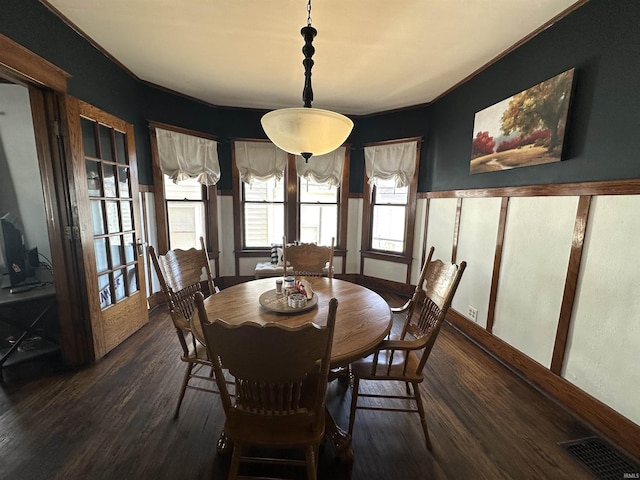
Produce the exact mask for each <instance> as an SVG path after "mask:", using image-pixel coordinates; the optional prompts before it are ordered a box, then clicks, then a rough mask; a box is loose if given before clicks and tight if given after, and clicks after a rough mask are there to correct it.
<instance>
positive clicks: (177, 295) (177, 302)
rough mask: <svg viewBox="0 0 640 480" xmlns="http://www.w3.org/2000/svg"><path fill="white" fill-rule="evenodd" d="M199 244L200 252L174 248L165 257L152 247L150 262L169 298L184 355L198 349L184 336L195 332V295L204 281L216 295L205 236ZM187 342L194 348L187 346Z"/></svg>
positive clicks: (193, 342)
mask: <svg viewBox="0 0 640 480" xmlns="http://www.w3.org/2000/svg"><path fill="white" fill-rule="evenodd" d="M200 242H201V243H200V244H201V246H202V248H201V249H200V250H198V249H195V248H191V249H189V250H181V249H175V250H169V251H168V252H167V253H166V254H164V255H158V254H157V253H156V251H155V249H154V248H153V246H149V256H150V257H151V263H153V266H154V269H155V271H156V275H157V276H158V281H159V282H160V286H161V288H162V292H163V293H164V295H165V297H166V299H167V304H168V306H169V311H170V313H171V319H172V320H173V323H174V326H175V327H176V329H178V330H179V332H178V338H179V340H180V344H181V345H182V348H183V351H184V354H185V355H187V354H188V353H189V352H190V351H192V350H190V349H192V348H193V349H195V338H191V339H187V338H185V337H186V336H187V334H189V333H191V332H192V326H191V321H192V318H193V314H194V313H195V310H196V305H195V298H194V295H195V293H196V292H200V291H202V281H203V279H204V283H205V284H206V285H207V290H208V291H209V293H210V294H211V293H214V292H215V285H214V283H213V278H212V276H211V267H210V266H209V260H208V255H207V250H206V248H205V246H204V240H203V239H202V237H201V238H200ZM188 341H189V342H190V343H191V344H192V345H188V344H187V342H188Z"/></svg>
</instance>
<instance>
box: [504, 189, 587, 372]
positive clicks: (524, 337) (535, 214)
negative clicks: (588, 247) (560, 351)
mask: <svg viewBox="0 0 640 480" xmlns="http://www.w3.org/2000/svg"><path fill="white" fill-rule="evenodd" d="M577 206H578V197H575V196H571V197H515V198H511V200H510V201H509V211H508V213H507V220H506V230H505V239H504V248H503V257H502V264H501V268H500V281H499V282H498V298H497V302H496V311H495V319H494V326H493V333H494V335H496V336H497V337H499V338H501V339H502V340H504V341H505V342H507V343H508V344H510V345H511V346H513V347H515V348H517V349H518V350H520V351H521V352H523V353H524V354H526V355H528V356H529V357H531V358H532V359H534V360H535V361H537V362H538V363H540V364H542V365H543V366H545V367H547V368H549V367H550V366H551V357H552V355H553V345H554V342H555V336H556V329H557V325H558V318H559V315H560V306H561V304H562V296H563V293H564V284H565V281H566V275H567V265H568V263H569V253H570V251H571V242H572V239H573V227H574V224H575V216H576V210H577Z"/></svg>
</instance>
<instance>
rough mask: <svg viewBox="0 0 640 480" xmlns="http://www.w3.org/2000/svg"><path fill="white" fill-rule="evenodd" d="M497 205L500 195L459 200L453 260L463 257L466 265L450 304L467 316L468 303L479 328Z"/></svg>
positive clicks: (484, 311) (490, 265)
mask: <svg viewBox="0 0 640 480" xmlns="http://www.w3.org/2000/svg"><path fill="white" fill-rule="evenodd" d="M501 204H502V199H501V198H465V199H464V200H463V201H462V212H461V215H460V234H459V236H458V251H457V263H460V262H462V261H463V260H465V261H466V262H467V268H466V270H465V271H464V274H463V275H462V280H461V281H460V285H459V286H458V291H457V292H456V295H455V297H454V298H453V303H452V304H451V305H452V307H453V309H454V310H457V311H458V313H460V314H462V315H464V316H466V317H467V318H469V317H468V315H467V314H468V310H469V306H473V307H475V308H477V309H478V317H477V319H476V322H477V323H478V325H481V326H482V327H486V326H487V312H488V310H489V295H490V294H491V277H492V275H493V259H494V255H495V249H496V238H497V235H498V223H499V221H500V205H501Z"/></svg>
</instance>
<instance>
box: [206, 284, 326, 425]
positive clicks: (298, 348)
mask: <svg viewBox="0 0 640 480" xmlns="http://www.w3.org/2000/svg"><path fill="white" fill-rule="evenodd" d="M196 303H197V306H198V311H199V319H200V322H201V324H202V331H203V333H204V337H205V340H206V343H207V348H208V350H209V355H210V357H211V358H212V359H213V363H214V369H215V372H216V378H219V379H221V380H220V381H218V387H219V389H220V392H221V397H222V402H223V405H224V409H225V413H226V415H227V419H228V421H232V422H240V421H243V419H246V421H247V422H248V423H247V425H246V427H247V428H248V429H250V428H251V426H252V425H251V422H252V421H255V416H256V415H264V416H269V417H273V416H280V417H284V416H287V415H300V414H304V416H306V417H309V416H312V415H315V416H324V398H325V392H326V388H327V375H328V372H329V363H330V359H331V345H332V342H333V332H334V329H335V318H336V309H337V305H338V301H337V300H336V299H331V300H330V302H329V314H328V318H327V325H326V326H324V327H320V326H318V325H316V324H314V323H307V324H304V325H301V326H299V327H295V328H292V327H287V326H284V325H281V324H276V323H268V324H266V325H260V324H257V323H255V322H251V321H247V322H245V323H242V324H241V325H230V324H228V323H226V322H225V321H224V320H221V319H216V320H210V319H209V318H208V317H207V313H206V311H205V309H204V304H203V301H202V296H201V295H197V296H196ZM222 365H224V368H225V369H226V370H227V371H228V372H229V374H230V375H231V376H232V377H234V378H235V397H234V398H233V401H234V403H233V404H232V395H231V392H229V389H228V384H227V383H226V382H225V381H224V376H223V374H222ZM310 398H311V399H312V401H311V402H309V399H310ZM247 415H248V416H247Z"/></svg>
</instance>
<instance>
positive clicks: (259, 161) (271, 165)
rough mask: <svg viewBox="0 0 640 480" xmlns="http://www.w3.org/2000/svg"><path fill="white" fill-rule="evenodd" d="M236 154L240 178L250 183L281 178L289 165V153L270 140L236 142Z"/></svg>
mask: <svg viewBox="0 0 640 480" xmlns="http://www.w3.org/2000/svg"><path fill="white" fill-rule="evenodd" d="M235 155H236V165H237V167H238V171H239V172H240V179H241V180H242V181H243V182H244V183H248V184H251V183H252V182H253V180H254V179H257V180H261V181H267V180H271V179H272V178H275V179H276V180H280V179H281V178H282V177H283V176H284V169H285V168H286V167H287V153H286V152H285V151H284V150H280V149H279V148H278V147H276V146H275V145H274V144H273V143H270V142H235Z"/></svg>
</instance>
